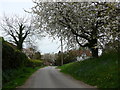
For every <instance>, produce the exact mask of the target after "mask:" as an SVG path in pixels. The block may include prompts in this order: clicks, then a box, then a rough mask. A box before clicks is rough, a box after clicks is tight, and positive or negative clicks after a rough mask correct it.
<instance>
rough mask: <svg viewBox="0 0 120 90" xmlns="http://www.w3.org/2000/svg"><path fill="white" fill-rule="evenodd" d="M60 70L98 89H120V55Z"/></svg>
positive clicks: (91, 60) (110, 54)
mask: <svg viewBox="0 0 120 90" xmlns="http://www.w3.org/2000/svg"><path fill="white" fill-rule="evenodd" d="M59 68H60V69H61V72H63V73H66V74H70V75H71V76H73V77H74V78H75V79H78V80H81V81H83V82H85V83H87V84H90V85H92V86H97V87H98V88H118V87H120V85H119V82H118V81H119V80H120V79H119V80H118V78H119V75H118V70H120V68H119V67H118V53H114V52H112V53H108V54H104V55H103V56H101V57H99V58H94V59H93V58H91V59H87V60H84V61H79V62H74V63H69V64H65V65H63V66H61V67H59Z"/></svg>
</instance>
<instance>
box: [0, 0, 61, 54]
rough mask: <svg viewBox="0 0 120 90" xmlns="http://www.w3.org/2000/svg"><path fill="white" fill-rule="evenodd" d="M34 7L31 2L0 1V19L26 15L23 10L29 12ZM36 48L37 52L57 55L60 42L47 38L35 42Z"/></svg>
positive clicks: (17, 0) (19, 0)
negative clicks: (6, 16) (4, 16)
mask: <svg viewBox="0 0 120 90" xmlns="http://www.w3.org/2000/svg"><path fill="white" fill-rule="evenodd" d="M32 6H34V4H33V2H32V0H0V19H1V18H2V16H3V15H4V13H5V15H9V16H10V15H14V14H17V15H19V16H23V15H26V14H27V13H26V12H25V11H24V9H25V10H30V8H31V7H32ZM0 36H3V34H2V31H0ZM36 46H37V47H38V51H40V52H41V53H42V54H43V53H57V52H58V51H60V41H59V40H52V38H49V37H48V36H46V37H44V38H42V39H41V40H37V43H36Z"/></svg>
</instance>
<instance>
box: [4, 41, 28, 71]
mask: <svg viewBox="0 0 120 90" xmlns="http://www.w3.org/2000/svg"><path fill="white" fill-rule="evenodd" d="M2 45H3V46H2V69H3V70H7V69H14V68H19V67H22V66H25V65H26V64H27V60H28V58H27V56H26V55H25V54H24V53H22V52H21V51H19V50H17V49H14V48H13V47H11V46H10V45H9V44H8V42H6V41H3V44H2Z"/></svg>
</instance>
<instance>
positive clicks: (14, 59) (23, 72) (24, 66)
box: [2, 38, 43, 88]
mask: <svg viewBox="0 0 120 90" xmlns="http://www.w3.org/2000/svg"><path fill="white" fill-rule="evenodd" d="M40 67H43V62H42V61H40V60H29V59H28V57H27V56H26V55H25V54H24V53H23V52H21V51H19V50H17V49H16V46H15V45H13V44H11V43H9V42H7V41H5V40H4V39H3V38H2V87H3V88H6V87H7V88H8V87H11V88H14V87H15V86H18V85H21V84H23V83H24V81H25V80H26V79H27V78H28V77H29V75H31V74H32V73H33V72H34V71H36V70H37V69H39V68H40Z"/></svg>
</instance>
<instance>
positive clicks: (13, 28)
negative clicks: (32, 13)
mask: <svg viewBox="0 0 120 90" xmlns="http://www.w3.org/2000/svg"><path fill="white" fill-rule="evenodd" d="M1 28H2V29H3V30H4V31H5V33H6V34H7V35H9V36H10V37H12V39H13V40H12V42H13V43H14V44H16V46H17V49H19V50H22V48H23V42H24V41H25V39H26V38H27V37H28V35H29V34H30V33H31V32H32V29H33V28H32V22H31V21H30V19H29V20H28V19H27V18H25V17H19V16H16V15H15V16H14V17H7V16H4V19H3V21H2V22H1Z"/></svg>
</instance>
